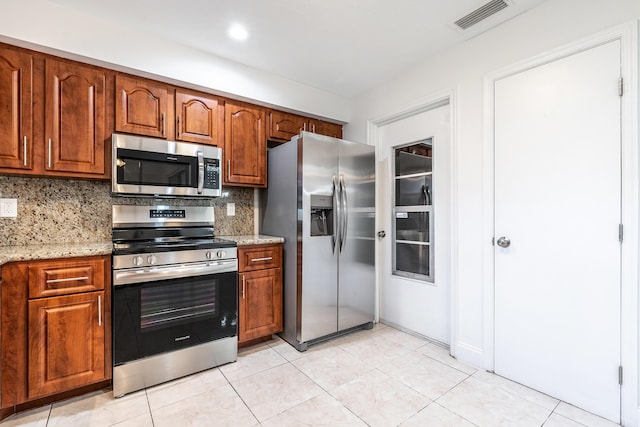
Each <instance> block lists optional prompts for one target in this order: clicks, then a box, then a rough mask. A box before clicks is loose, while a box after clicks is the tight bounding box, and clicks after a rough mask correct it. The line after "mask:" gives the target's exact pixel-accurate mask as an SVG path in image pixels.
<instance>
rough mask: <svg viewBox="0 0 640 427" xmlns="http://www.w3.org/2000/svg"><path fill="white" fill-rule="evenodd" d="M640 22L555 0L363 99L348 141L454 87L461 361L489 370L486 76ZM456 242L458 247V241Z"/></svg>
mask: <svg viewBox="0 0 640 427" xmlns="http://www.w3.org/2000/svg"><path fill="white" fill-rule="evenodd" d="M638 17H640V1H638V0H606V1H603V0H549V1H547V2H545V3H543V4H542V5H540V6H539V7H537V8H535V9H533V10H531V11H529V12H527V13H525V14H522V15H520V16H518V17H516V18H514V19H513V20H511V21H509V22H507V23H505V24H503V25H501V26H500V27H498V28H495V29H494V30H492V31H489V32H487V33H484V34H482V35H480V36H478V37H476V38H474V39H472V40H470V41H468V42H466V43H464V44H463V45H460V46H458V47H456V48H454V49H451V50H449V51H446V52H444V53H442V54H441V55H439V56H437V57H436V58H432V59H431V60H429V61H426V62H425V63H424V64H422V65H421V66H419V67H416V68H414V69H411V70H409V71H407V72H406V73H404V74H403V75H400V76H398V77H397V78H396V79H394V80H392V81H390V82H388V83H387V84H385V85H383V86H380V87H378V88H377V89H375V90H373V91H371V92H369V93H367V94H365V95H363V96H361V97H359V98H357V99H355V100H354V102H353V112H352V121H351V122H350V123H349V124H348V125H347V126H346V127H345V131H344V135H345V139H350V140H354V141H361V142H365V141H367V121H375V120H378V119H380V118H384V117H388V116H391V115H394V114H397V113H400V112H402V111H406V110H409V109H411V108H412V107H413V106H416V105H420V104H422V103H423V102H424V100H426V99H429V98H431V97H432V96H433V94H437V93H441V92H443V91H448V90H455V93H456V98H455V100H454V102H455V105H456V107H457V108H456V111H455V121H456V144H457V154H456V156H457V170H456V171H455V174H456V176H457V190H458V200H457V212H458V223H457V235H458V241H457V249H458V270H457V271H456V274H457V300H458V305H457V307H456V308H457V312H458V314H459V317H458V319H457V322H454V326H456V325H457V329H456V330H455V331H454V337H456V338H457V339H456V342H455V343H452V346H453V347H454V348H456V349H457V356H458V357H459V358H462V359H465V360H467V361H469V362H471V363H473V364H475V365H477V366H485V361H484V354H483V353H484V350H485V349H484V348H483V346H484V337H483V331H484V325H483V318H484V316H485V313H484V312H483V305H484V302H483V280H482V279H483V268H484V267H483V266H484V265H486V264H485V263H484V262H483V259H482V256H481V255H482V252H483V248H484V247H485V245H490V244H491V242H490V240H488V239H485V240H488V241H483V239H482V230H483V226H484V224H486V221H487V220H486V219H483V218H482V212H483V202H484V201H485V189H484V188H483V178H484V173H485V171H484V170H483V114H484V111H483V78H484V77H485V76H486V75H487V74H488V73H489V72H491V71H494V70H496V69H499V68H501V67H505V66H507V65H511V64H513V63H515V62H518V61H521V60H525V59H527V58H530V57H533V56H535V55H538V54H541V53H543V52H546V51H549V50H551V49H554V48H557V47H559V46H562V45H564V44H567V43H569V42H572V41H575V40H578V39H580V38H583V37H586V36H589V35H592V34H594V33H597V32H599V31H603V30H607V29H609V28H611V27H613V26H615V25H618V24H622V23H626V22H629V21H633V20H635V19H637V18H638ZM454 244H456V243H454Z"/></svg>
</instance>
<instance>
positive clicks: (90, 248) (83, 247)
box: [0, 234, 284, 265]
mask: <svg viewBox="0 0 640 427" xmlns="http://www.w3.org/2000/svg"><path fill="white" fill-rule="evenodd" d="M219 237H220V238H222V239H228V240H233V241H234V242H236V243H237V244H238V246H245V245H265V244H274V243H284V238H282V237H274V236H267V235H264V234H247V235H230V236H219ZM112 251H113V244H112V243H111V242H94V243H51V244H33V245H15V246H0V265H2V264H6V263H8V262H13V261H31V260H38V259H53V258H72V257H82V256H93V255H110V254H111V252H112Z"/></svg>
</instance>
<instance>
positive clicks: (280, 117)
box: [269, 110, 309, 142]
mask: <svg viewBox="0 0 640 427" xmlns="http://www.w3.org/2000/svg"><path fill="white" fill-rule="evenodd" d="M308 122H309V119H308V118H306V117H302V116H298V115H295V114H290V113H283V112H282V111H276V110H271V111H270V112H269V140H271V141H281V142H287V141H289V140H290V139H291V138H293V137H294V136H296V135H298V134H300V132H302V131H303V130H308V129H307V126H308Z"/></svg>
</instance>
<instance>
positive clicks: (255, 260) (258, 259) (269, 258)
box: [251, 256, 273, 262]
mask: <svg viewBox="0 0 640 427" xmlns="http://www.w3.org/2000/svg"><path fill="white" fill-rule="evenodd" d="M272 259H273V257H271V256H268V257H265V258H251V262H258V261H271V260H272Z"/></svg>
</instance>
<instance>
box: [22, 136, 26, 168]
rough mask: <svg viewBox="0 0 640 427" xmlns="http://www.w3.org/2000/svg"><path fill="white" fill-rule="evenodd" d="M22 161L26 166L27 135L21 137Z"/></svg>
mask: <svg viewBox="0 0 640 427" xmlns="http://www.w3.org/2000/svg"><path fill="white" fill-rule="evenodd" d="M22 162H23V164H24V166H25V167H26V166H27V135H25V136H24V138H23V139H22Z"/></svg>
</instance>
